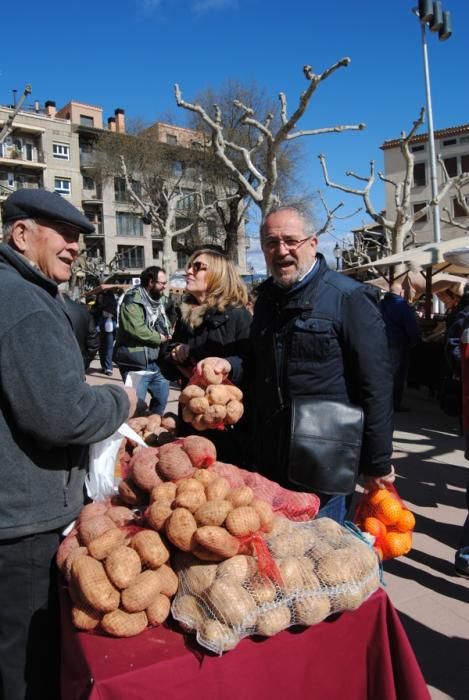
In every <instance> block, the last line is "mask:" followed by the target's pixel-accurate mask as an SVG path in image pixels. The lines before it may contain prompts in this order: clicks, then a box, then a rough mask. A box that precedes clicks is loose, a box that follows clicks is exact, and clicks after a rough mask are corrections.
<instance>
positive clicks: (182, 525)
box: [165, 508, 197, 552]
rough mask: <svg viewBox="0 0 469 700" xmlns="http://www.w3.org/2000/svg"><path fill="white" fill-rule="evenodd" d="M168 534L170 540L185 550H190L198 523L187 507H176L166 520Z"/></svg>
mask: <svg viewBox="0 0 469 700" xmlns="http://www.w3.org/2000/svg"><path fill="white" fill-rule="evenodd" d="M165 529H166V534H167V536H168V539H169V540H170V542H172V543H173V544H174V545H175V546H176V547H178V548H179V549H182V551H183V552H189V551H190V549H191V543H192V539H193V537H194V533H195V532H196V530H197V523H196V521H195V518H194V516H193V515H192V513H191V512H190V511H189V510H187V508H176V509H175V510H173V512H172V513H171V515H170V516H169V518H168V519H167V521H166V525H165Z"/></svg>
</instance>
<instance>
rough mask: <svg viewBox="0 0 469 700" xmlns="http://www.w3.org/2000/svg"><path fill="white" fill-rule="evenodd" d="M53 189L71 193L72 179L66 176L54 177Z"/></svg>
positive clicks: (62, 192)
mask: <svg viewBox="0 0 469 700" xmlns="http://www.w3.org/2000/svg"><path fill="white" fill-rule="evenodd" d="M54 190H55V191H56V192H58V193H59V194H72V181H71V180H69V179H68V178H66V177H55V178H54Z"/></svg>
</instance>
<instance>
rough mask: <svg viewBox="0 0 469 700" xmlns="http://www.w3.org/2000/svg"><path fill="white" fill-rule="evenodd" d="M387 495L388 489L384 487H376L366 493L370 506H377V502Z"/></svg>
mask: <svg viewBox="0 0 469 700" xmlns="http://www.w3.org/2000/svg"><path fill="white" fill-rule="evenodd" d="M388 496H389V491H387V490H386V489H376V490H375V491H371V492H370V493H369V494H368V498H367V501H368V503H369V504H370V505H371V506H377V505H378V503H380V502H381V501H382V500H383V498H387V497H388Z"/></svg>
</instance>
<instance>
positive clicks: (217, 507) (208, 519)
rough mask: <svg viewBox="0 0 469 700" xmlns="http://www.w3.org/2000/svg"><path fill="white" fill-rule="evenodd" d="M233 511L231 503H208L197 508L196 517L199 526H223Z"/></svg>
mask: <svg viewBox="0 0 469 700" xmlns="http://www.w3.org/2000/svg"><path fill="white" fill-rule="evenodd" d="M232 509H233V505H232V504H231V503H230V502H229V501H207V502H206V503H204V504H203V505H201V506H199V508H197V510H196V511H195V513H194V517H195V519H196V521H197V524H198V525H223V523H224V522H225V518H226V516H227V515H228V513H229V512H230V510H232Z"/></svg>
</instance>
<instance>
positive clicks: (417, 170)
mask: <svg viewBox="0 0 469 700" xmlns="http://www.w3.org/2000/svg"><path fill="white" fill-rule="evenodd" d="M426 184H427V178H426V174H425V163H414V187H425V185H426Z"/></svg>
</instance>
